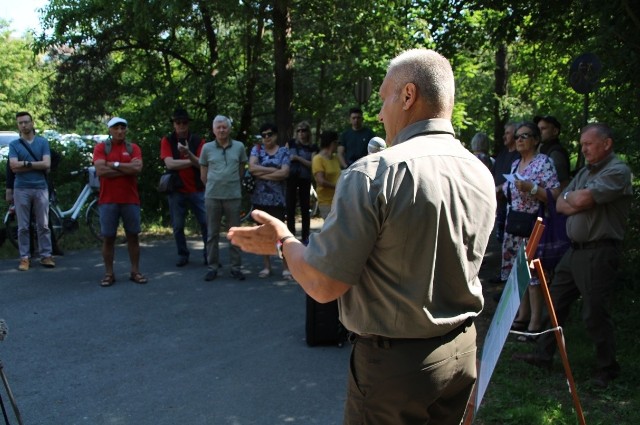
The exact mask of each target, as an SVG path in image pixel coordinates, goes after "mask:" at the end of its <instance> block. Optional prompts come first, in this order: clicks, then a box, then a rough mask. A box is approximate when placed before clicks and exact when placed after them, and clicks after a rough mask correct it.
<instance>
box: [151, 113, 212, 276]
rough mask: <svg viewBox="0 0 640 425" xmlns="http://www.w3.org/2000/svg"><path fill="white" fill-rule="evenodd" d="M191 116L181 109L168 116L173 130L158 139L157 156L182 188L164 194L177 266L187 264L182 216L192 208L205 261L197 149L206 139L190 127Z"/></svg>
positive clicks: (202, 191) (204, 225) (205, 237)
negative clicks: (178, 179) (169, 215)
mask: <svg viewBox="0 0 640 425" xmlns="http://www.w3.org/2000/svg"><path fill="white" fill-rule="evenodd" d="M190 121H191V117H190V116H189V113H188V112H187V111H186V110H185V109H182V108H178V109H176V110H175V111H174V112H173V115H171V122H172V124H173V131H172V132H171V134H169V135H167V136H165V137H163V138H162V140H161V141H160V159H161V160H162V162H164V165H165V167H166V168H167V170H168V171H173V172H175V173H177V174H178V176H179V178H180V182H181V183H182V187H179V188H176V189H175V190H173V191H171V192H169V193H168V194H167V201H168V203H169V213H170V214H171V227H173V237H174V239H175V240H176V246H177V249H178V261H177V262H176V266H178V267H183V266H185V265H187V264H188V263H189V248H188V246H187V239H186V237H185V234H184V226H185V219H186V217H187V214H188V209H191V212H192V213H193V215H194V217H195V218H196V221H197V222H198V225H199V226H200V233H201V235H202V242H203V244H204V250H203V255H204V260H205V264H206V262H207V249H206V245H207V212H206V210H205V208H204V184H203V183H202V180H200V164H199V163H198V160H199V159H200V152H201V151H202V147H203V146H204V144H205V140H204V139H203V138H202V137H200V136H199V135H197V134H194V133H192V132H191V131H190V130H189V122H190Z"/></svg>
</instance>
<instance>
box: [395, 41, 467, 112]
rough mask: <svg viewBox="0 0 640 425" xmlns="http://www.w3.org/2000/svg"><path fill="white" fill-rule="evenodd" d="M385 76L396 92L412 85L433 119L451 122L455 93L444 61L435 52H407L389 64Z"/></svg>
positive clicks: (449, 71)
mask: <svg viewBox="0 0 640 425" xmlns="http://www.w3.org/2000/svg"><path fill="white" fill-rule="evenodd" d="M387 75H388V76H389V77H390V78H391V80H392V81H393V83H394V86H395V89H396V92H399V91H400V90H401V89H402V87H404V85H405V84H408V83H413V84H415V86H416V88H417V90H418V93H419V94H420V96H421V97H423V98H424V100H425V102H426V103H427V104H428V105H429V106H431V108H432V109H433V112H434V114H435V115H434V118H451V114H452V113H453V104H454V98H455V92H456V89H455V81H454V78H453V70H452V69H451V64H450V63H449V61H448V60H447V58H445V57H444V56H442V55H441V54H439V53H437V52H435V51H434V50H429V49H411V50H407V51H405V52H403V53H401V54H400V55H398V56H397V57H395V58H394V59H392V60H391V62H390V63H389V68H388V69H387Z"/></svg>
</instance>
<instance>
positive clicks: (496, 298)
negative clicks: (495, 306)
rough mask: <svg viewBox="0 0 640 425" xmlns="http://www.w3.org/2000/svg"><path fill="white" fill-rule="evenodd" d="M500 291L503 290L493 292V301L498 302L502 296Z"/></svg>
mask: <svg viewBox="0 0 640 425" xmlns="http://www.w3.org/2000/svg"><path fill="white" fill-rule="evenodd" d="M502 292H503V291H500V292H496V293H495V294H493V300H494V301H495V302H497V303H499V302H500V298H502Z"/></svg>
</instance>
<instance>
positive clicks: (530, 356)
mask: <svg viewBox="0 0 640 425" xmlns="http://www.w3.org/2000/svg"><path fill="white" fill-rule="evenodd" d="M511 358H512V359H513V360H518V361H521V362H525V363H529V364H530V365H532V366H535V367H539V368H541V369H546V370H549V369H551V365H552V362H553V361H552V360H551V359H545V358H542V357H540V356H539V355H537V354H534V353H514V354H513V355H512V356H511Z"/></svg>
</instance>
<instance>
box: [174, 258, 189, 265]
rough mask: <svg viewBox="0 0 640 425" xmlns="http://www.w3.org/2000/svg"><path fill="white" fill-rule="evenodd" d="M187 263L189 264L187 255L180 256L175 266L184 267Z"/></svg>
mask: <svg viewBox="0 0 640 425" xmlns="http://www.w3.org/2000/svg"><path fill="white" fill-rule="evenodd" d="M187 264H189V257H180V259H179V260H178V262H177V263H176V267H184V266H186V265H187Z"/></svg>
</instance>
